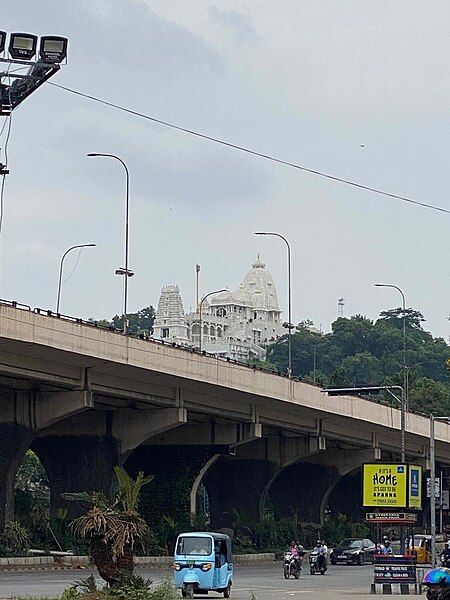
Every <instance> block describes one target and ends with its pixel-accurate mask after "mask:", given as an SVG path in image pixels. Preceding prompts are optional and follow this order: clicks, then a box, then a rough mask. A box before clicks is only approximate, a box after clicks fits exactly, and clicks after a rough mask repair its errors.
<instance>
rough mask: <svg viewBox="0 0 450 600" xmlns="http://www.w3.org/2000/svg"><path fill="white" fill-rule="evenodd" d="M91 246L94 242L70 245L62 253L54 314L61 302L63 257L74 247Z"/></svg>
mask: <svg viewBox="0 0 450 600" xmlns="http://www.w3.org/2000/svg"><path fill="white" fill-rule="evenodd" d="M93 246H96V244H77V245H76V246H71V247H70V248H69V249H68V250H66V251H65V252H64V254H63V255H62V258H61V262H60V263H59V279H58V294H57V296H56V314H59V305H60V303H61V285H62V274H63V265H64V259H65V258H66V256H67V255H68V254H69V252H71V251H72V250H75V248H92V247H93Z"/></svg>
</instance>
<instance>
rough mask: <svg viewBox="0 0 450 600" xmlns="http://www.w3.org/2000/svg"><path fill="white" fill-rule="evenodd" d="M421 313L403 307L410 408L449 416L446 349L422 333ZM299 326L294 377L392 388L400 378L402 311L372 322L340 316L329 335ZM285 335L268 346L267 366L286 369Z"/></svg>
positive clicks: (307, 324)
mask: <svg viewBox="0 0 450 600" xmlns="http://www.w3.org/2000/svg"><path fill="white" fill-rule="evenodd" d="M424 321H425V319H424V317H423V315H422V313H420V312H419V311H416V310H413V309H406V365H407V368H408V374H409V397H410V404H411V408H412V409H413V410H417V411H419V412H430V409H431V408H432V410H433V411H435V412H436V413H444V412H445V414H448V411H449V410H450V370H449V368H448V366H447V363H448V361H449V357H450V346H449V345H448V344H447V343H446V341H445V340H444V339H443V338H439V337H437V338H434V337H433V336H432V335H431V334H430V333H429V332H427V331H425V330H424V329H423V327H422V323H423V322H424ZM310 325H311V323H310V321H303V322H302V323H300V324H299V325H298V326H297V328H296V330H295V333H294V334H293V337H292V370H293V374H294V375H295V376H298V377H302V378H303V379H304V380H306V381H311V382H315V383H318V384H321V385H335V386H353V385H367V384H374V385H389V384H390V385H395V384H402V380H403V365H404V358H403V310H402V309H401V308H395V309H392V310H386V311H383V312H382V313H381V314H380V318H379V319H377V320H376V321H375V322H374V321H373V320H371V319H368V318H367V317H365V316H363V315H354V316H352V317H350V318H344V317H339V318H338V319H337V320H336V321H335V322H334V323H333V324H332V331H331V333H327V334H321V333H318V332H315V331H314V330H311V327H310ZM287 360H288V346H287V336H284V337H283V338H281V339H280V340H278V341H277V342H275V343H274V344H272V345H270V346H268V349H267V361H266V365H267V364H269V365H273V366H274V367H275V368H277V369H278V370H279V371H282V372H285V371H286V369H287Z"/></svg>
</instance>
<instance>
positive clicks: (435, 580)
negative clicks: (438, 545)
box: [422, 567, 450, 587]
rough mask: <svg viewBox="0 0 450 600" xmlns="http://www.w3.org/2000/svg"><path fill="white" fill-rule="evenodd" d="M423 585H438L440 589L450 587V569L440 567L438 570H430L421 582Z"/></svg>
mask: <svg viewBox="0 0 450 600" xmlns="http://www.w3.org/2000/svg"><path fill="white" fill-rule="evenodd" d="M422 584H423V585H440V586H442V587H449V586H450V569H447V568H445V567H441V568H440V569H431V570H430V571H428V573H426V575H425V577H424V578H423V581H422Z"/></svg>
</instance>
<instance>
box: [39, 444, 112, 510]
mask: <svg viewBox="0 0 450 600" xmlns="http://www.w3.org/2000/svg"><path fill="white" fill-rule="evenodd" d="M32 449H33V451H34V452H36V454H37V456H38V457H39V460H40V461H41V463H42V465H43V467H44V468H45V470H46V472H47V476H48V480H49V484H50V508H51V511H52V512H54V511H56V510H58V509H59V508H64V509H67V511H68V516H69V517H71V518H73V517H76V516H78V515H79V514H80V512H81V508H82V507H81V506H80V504H79V503H78V502H74V501H70V500H65V499H64V498H63V494H64V493H66V492H82V491H98V492H104V493H105V494H109V493H110V492H111V488H112V484H113V482H114V467H115V465H117V464H118V460H119V458H118V447H117V442H116V440H115V439H114V438H113V437H112V436H111V435H108V434H103V435H78V436H77V435H69V436H58V435H48V436H45V437H41V438H38V439H36V440H35V441H34V443H33V444H32Z"/></svg>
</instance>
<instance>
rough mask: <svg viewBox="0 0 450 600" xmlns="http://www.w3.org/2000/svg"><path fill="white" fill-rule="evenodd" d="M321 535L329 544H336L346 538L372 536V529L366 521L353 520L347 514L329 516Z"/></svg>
mask: <svg viewBox="0 0 450 600" xmlns="http://www.w3.org/2000/svg"><path fill="white" fill-rule="evenodd" d="M321 537H322V538H323V539H325V540H326V542H327V543H328V545H332V546H333V545H334V546H335V545H336V544H338V543H339V542H340V541H342V540H343V539H344V538H347V537H355V538H366V537H370V529H369V527H368V526H367V525H366V524H365V523H361V522H356V523H354V522H352V521H350V520H349V519H348V517H347V516H346V515H342V514H340V515H337V517H327V519H326V521H325V524H324V525H323V527H322V530H321Z"/></svg>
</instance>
